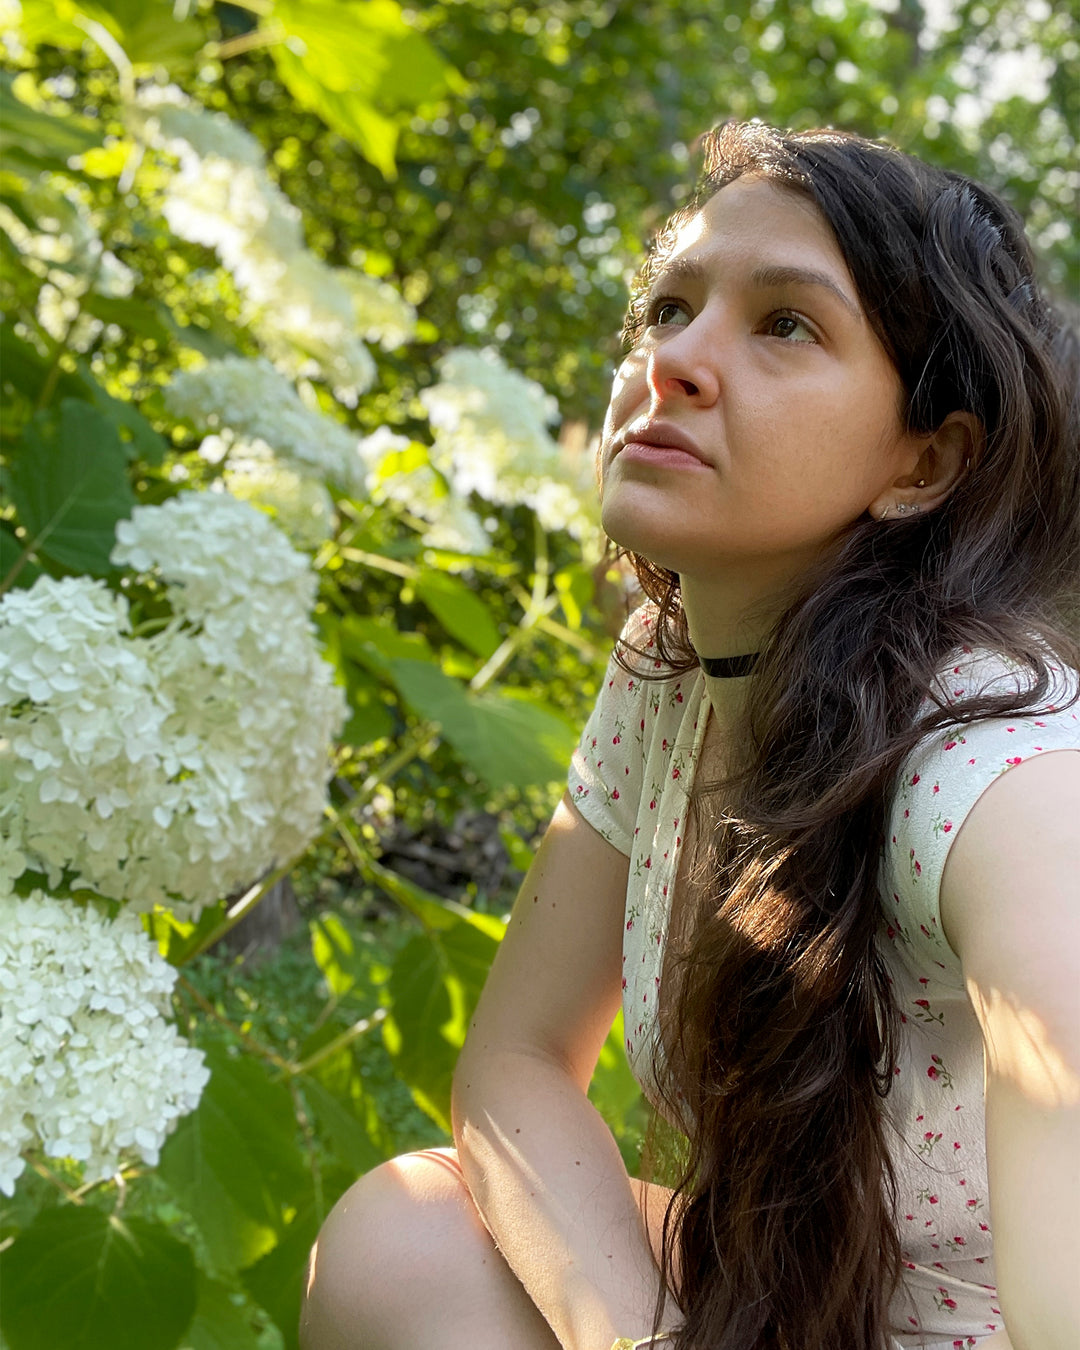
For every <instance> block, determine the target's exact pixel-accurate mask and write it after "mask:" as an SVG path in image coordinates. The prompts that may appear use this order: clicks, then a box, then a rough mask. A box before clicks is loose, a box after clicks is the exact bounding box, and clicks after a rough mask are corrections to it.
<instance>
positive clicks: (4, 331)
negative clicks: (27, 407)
mask: <svg viewBox="0 0 1080 1350" xmlns="http://www.w3.org/2000/svg"><path fill="white" fill-rule="evenodd" d="M38 284H39V286H40V281H39V283H38ZM51 367H52V358H51V356H43V355H42V354H41V352H39V351H38V350H37V348H36V347H35V346H34V345H33V344H32V343H30V342H27V341H26V340H25V338H21V337H18V336H17V335H16V333H15V331H14V329H13V328H12V326H11V325H10V324H3V325H0V385H2V387H3V391H4V396H5V398H9V397H12V396H13V395H18V396H19V397H21V398H24V399H26V400H27V401H28V402H30V403H37V401H38V398H39V397H40V395H41V391H42V388H43V387H44V384H45V380H46V378H47V377H48V374H49V371H50V369H51ZM103 392H104V391H103ZM53 393H54V397H55V398H56V399H65V398H74V399H80V398H82V399H87V400H88V401H90V400H91V399H92V390H91V386H90V385H89V384H87V382H86V381H85V380H84V379H83V378H82V375H81V374H80V373H79V372H78V371H67V370H64V371H61V372H60V376H59V378H58V379H57V381H56V386H55V388H54V390H53Z"/></svg>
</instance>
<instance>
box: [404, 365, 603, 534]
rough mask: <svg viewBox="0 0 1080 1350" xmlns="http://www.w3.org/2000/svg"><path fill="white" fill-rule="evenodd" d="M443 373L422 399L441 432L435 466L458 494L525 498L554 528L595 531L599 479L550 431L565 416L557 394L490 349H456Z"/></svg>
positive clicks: (508, 501) (509, 501) (499, 500)
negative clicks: (563, 449) (560, 415)
mask: <svg viewBox="0 0 1080 1350" xmlns="http://www.w3.org/2000/svg"><path fill="white" fill-rule="evenodd" d="M439 375H440V381H439V383H438V384H436V385H433V386H432V387H431V388H430V389H426V390H424V392H423V393H422V394H421V396H420V397H421V399H422V401H423V404H424V407H425V409H426V411H427V415H428V419H429V421H430V422H431V425H432V427H433V428H434V430H435V442H434V444H433V446H432V448H431V460H432V463H433V464H434V465H435V467H436V468H437V469H438V470H439V472H440V473H441V474H442V475H443V476H444V477H445V478H446V480H447V481H448V482H449V483H450V484H451V486H452V488H453V489H454V490H455V491H456V492H458V493H460V494H461V495H462V496H467V495H468V494H469V493H470V492H476V493H478V494H479V495H480V496H481V497H483V498H484V499H485V500H486V501H489V502H493V503H495V504H498V505H503V506H510V505H514V504H516V503H518V502H524V503H525V504H526V505H528V506H531V507H532V509H533V510H534V511H535V512H536V514H537V516H538V518H539V520H540V523H541V524H542V525H543V527H544V528H545V529H546V530H566V531H568V532H569V533H570V534H572V535H573V536H574V537H575V538H578V539H581V538H583V537H586V536H587V535H588V534H589V533H590V532H591V531H592V530H594V529H595V525H596V517H595V505H594V501H595V495H596V494H595V491H594V490H593V488H592V485H591V481H590V479H589V478H588V477H587V476H586V474H585V473H584V472H583V469H582V467H581V466H579V467H575V466H574V465H573V464H572V463H571V462H569V461H568V460H567V459H566V458H564V456H563V455H562V453H561V452H560V449H559V446H558V443H557V442H556V441H555V440H553V439H552V437H551V435H550V433H549V431H548V426H549V424H551V423H552V422H555V421H556V420H557V419H558V405H557V403H556V401H555V400H554V399H553V398H551V397H550V395H548V394H546V393H545V392H544V391H543V389H541V388H540V386H539V385H538V384H536V383H535V382H534V381H532V380H529V379H526V378H525V376H524V375H521V374H519V373H518V372H517V371H513V370H510V369H508V368H507V366H506V365H505V364H504V363H503V362H502V361H501V360H500V359H499V358H498V356H497V355H496V354H495V353H493V352H490V351H475V350H471V349H468V348H456V349H455V350H453V351H451V352H450V353H448V355H447V356H445V357H444V358H443V360H442V361H441V362H440V365H439Z"/></svg>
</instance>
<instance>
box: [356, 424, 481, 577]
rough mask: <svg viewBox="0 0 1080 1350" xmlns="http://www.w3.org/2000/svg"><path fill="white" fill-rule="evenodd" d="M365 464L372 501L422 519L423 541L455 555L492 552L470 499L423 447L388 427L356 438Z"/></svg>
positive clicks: (430, 546) (368, 489)
mask: <svg viewBox="0 0 1080 1350" xmlns="http://www.w3.org/2000/svg"><path fill="white" fill-rule="evenodd" d="M360 453H361V456H362V457H363V459H364V460H365V461H366V463H367V465H368V477H367V491H368V493H369V495H370V496H371V497H372V498H373V500H374V501H376V502H386V501H390V502H394V503H396V504H397V505H398V506H400V507H402V508H403V509H404V510H405V511H406V512H408V513H409V514H410V515H413V516H417V517H419V519H420V520H422V521H426V522H427V524H428V526H429V528H428V529H427V530H425V531H424V534H423V539H424V543H425V544H427V545H428V547H429V548H439V549H446V550H448V551H450V552H453V553H478V554H482V553H490V552H491V539H490V538H489V537H488V534H487V531H486V530H485V529H484V526H483V523H482V522H481V520H480V518H479V517H478V516H477V515H476V513H475V512H474V511H472V510H471V509H470V508H469V505H468V503H467V502H466V501H465V500H464V499H463V498H462V497H461V496H460V495H459V494H458V493H456V492H455V491H454V490H453V489H452V488H450V487H448V486H447V484H446V483H445V482H444V481H443V480H442V479H441V478H440V477H439V475H438V474H437V473H436V472H435V470H434V469H433V468H432V467H431V464H430V463H429V462H428V459H427V452H426V450H425V449H424V448H423V447H422V446H420V445H419V444H417V442H415V441H410V440H409V438H408V437H407V436H401V435H398V434H397V433H395V432H392V431H391V430H390V428H389V427H379V429H378V430H377V431H374V432H372V434H371V435H370V436H368V437H366V438H365V439H364V440H362V441H361V442H360Z"/></svg>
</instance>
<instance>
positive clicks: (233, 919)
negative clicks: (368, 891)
mask: <svg viewBox="0 0 1080 1350" xmlns="http://www.w3.org/2000/svg"><path fill="white" fill-rule="evenodd" d="M433 735H434V733H433V731H432V729H431V727H430V726H429V725H427V724H426V723H425V724H424V726H423V727H422V728H421V729H420V731H419V732H416V733H415V734H414V735H413V736H412V738H411V739H410V740H408V741H406V743H405V744H404V745H403V746H402V748H401V749H400V750H399V751H398V753H397V754H396V755H394V756H393V757H392V758H391V759H389V760H387V761H386V763H385V764H383V765H382V766H381V767H380V768H379V769H378V770H377V771H376V772H374V773H371V774H369V775H368V777H367V778H366V779H365V780H364V782H363V784H362V785H361V787H360V790H359V791H358V792H357V793H356V795H355V796H354V797H353V798H352V800H351V802H350V810H356V809H357V808H358V807H361V806H366V805H367V803H368V802H369V801H370V800H371V798H372V797H373V796H374V795H375V791H376V789H377V788H379V787H381V786H382V784H384V783H385V782H387V781H388V780H389V779H390V778H392V777H394V775H395V774H397V773H400V771H401V770H402V769H403V768H404V767H405V765H406V764H409V763H410V762H411V761H412V760H414V759H415V758H416V757H417V756H418V755H419V754H420V752H421V751H422V750H423V749H424V747H425V746H426V745H428V744H429V742H430V741H431V739H432V737H433ZM326 812H327V817H328V818H327V821H326V823H325V824H324V825H323V827H322V829H321V830H319V832H318V833H317V834H316V835H314V836H313V837H312V838H311V839H309V840H308V842H307V843H306V844H305V845H304V847H303V848H302V849H301V850H300V852H299V853H296V854H295V855H294V856H293V857H291V858H289V859H288V860H287V861H286V862H283V863H282V864H281V866H280V867H276V868H275V869H274V870H273V871H272V872H270V873H268V874H267V875H266V876H265V877H263V879H262V880H261V881H257V882H256V883H255V885H253V886H252V887H250V889H249V890H247V891H245V893H244V894H243V895H242V896H241V897H240V899H239V900H237V902H236V903H235V904H234V905H233V906H231V908H230V909H229V910H228V912H227V913H226V915H225V917H224V918H223V919H222V921H221V922H220V923H219V924H218V926H217V927H216V928H213V929H211V931H210V932H209V933H208V934H207V935H206V937H204V938H203V940H202V941H201V942H200V943H199V945H198V946H197V947H195V948H194V949H193V950H192V951H190V952H189V953H188V954H187V956H185V957H184V964H187V962H188V961H193V960H194V959H195V957H196V956H201V955H202V954H203V952H205V951H209V949H210V948H211V947H212V946H213V945H214V943H215V942H219V941H220V940H221V939H222V938H223V937H224V936H225V934H226V933H228V932H231V931H232V929H234V928H235V927H236V925H237V924H238V923H239V922H240V920H241V919H242V918H243V917H244V915H245V914H249V913H250V912H251V910H253V909H254V908H255V906H256V905H257V904H258V903H259V901H260V900H261V899H262V898H263V896H264V895H265V894H266V892H267V891H269V890H270V889H271V888H272V887H274V886H276V885H277V883H278V882H279V881H281V880H282V879H283V878H285V877H287V876H288V875H289V873H290V872H291V871H292V870H293V868H294V867H296V865H297V864H298V863H299V862H300V861H301V860H302V859H303V858H304V857H305V855H306V854H307V853H308V852H309V850H310V849H311V848H312V846H313V845H314V844H318V843H320V842H321V841H322V840H323V839H325V838H326V837H327V835H329V834H333V832H334V831H335V830H336V829H337V828H338V822H339V819H340V817H339V816H338V813H337V812H336V811H335V810H334V808H333V807H332V806H330V805H329V804H327V807H326Z"/></svg>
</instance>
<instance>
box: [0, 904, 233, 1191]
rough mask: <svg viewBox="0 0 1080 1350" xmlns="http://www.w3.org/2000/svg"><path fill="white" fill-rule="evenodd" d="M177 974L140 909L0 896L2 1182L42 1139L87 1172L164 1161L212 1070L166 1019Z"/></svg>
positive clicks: (5, 1187)
mask: <svg viewBox="0 0 1080 1350" xmlns="http://www.w3.org/2000/svg"><path fill="white" fill-rule="evenodd" d="M175 979H176V971H175V970H174V969H173V968H172V967H171V966H170V965H168V964H167V963H166V962H165V961H164V960H163V959H162V958H161V957H160V956H159V955H158V952H157V949H156V948H155V946H154V945H153V943H151V942H150V940H149V939H148V938H147V936H146V933H145V932H144V931H143V927H142V923H141V921H140V920H139V917H138V915H137V914H135V913H133V912H130V911H121V912H120V914H119V915H118V917H117V918H116V919H114V920H112V921H111V922H110V921H109V920H108V919H107V918H105V917H104V916H103V915H102V914H100V913H99V912H98V911H97V910H96V909H94V908H92V907H90V906H80V905H75V904H71V903H65V902H62V901H59V900H57V899H55V898H53V897H52V896H49V895H47V894H45V893H44V892H43V891H33V892H31V894H30V895H29V896H28V897H27V898H25V899H19V898H17V897H15V896H13V895H10V894H7V895H3V894H0V1191H2V1192H3V1193H4V1194H5V1195H11V1194H12V1192H13V1190H14V1186H15V1181H16V1179H17V1178H18V1177H19V1175H20V1174H21V1172H22V1170H23V1167H24V1166H25V1164H24V1161H23V1159H22V1158H21V1157H20V1153H21V1152H22V1150H23V1149H25V1148H27V1147H30V1146H35V1145H40V1147H41V1148H42V1149H43V1150H44V1151H45V1153H46V1154H48V1155H49V1156H51V1157H55V1158H73V1159H75V1160H76V1161H79V1162H82V1163H84V1164H85V1175H86V1179H87V1180H88V1181H99V1180H103V1179H104V1178H106V1177H108V1176H111V1175H112V1174H113V1173H114V1172H115V1171H116V1169H117V1167H118V1165H119V1161H120V1154H121V1152H122V1151H124V1150H134V1151H135V1152H136V1153H137V1154H138V1155H139V1156H140V1157H141V1158H142V1159H143V1160H144V1161H145V1162H147V1163H149V1164H151V1165H153V1164H154V1163H156V1162H157V1160H158V1152H159V1150H160V1148H161V1145H162V1144H163V1143H164V1141H165V1137H166V1135H167V1134H168V1133H169V1131H170V1130H171V1128H172V1126H173V1124H174V1123H175V1122H176V1120H177V1119H178V1118H179V1117H180V1116H183V1115H186V1114H187V1112H189V1111H193V1110H194V1109H195V1107H196V1106H197V1105H198V1102H199V1097H200V1095H201V1093H202V1090H203V1088H204V1087H205V1086H206V1081H207V1079H208V1077H209V1074H208V1072H207V1070H206V1068H205V1066H204V1064H203V1053H202V1051H201V1050H194V1049H192V1048H191V1046H189V1045H188V1044H187V1043H186V1042H185V1041H184V1040H183V1038H182V1037H181V1036H180V1035H179V1033H178V1032H177V1030H176V1028H175V1026H173V1025H172V1024H171V1023H170V1022H168V1021H167V1020H166V1018H167V1017H168V1015H169V993H170V991H171V989H172V986H173V983H174V981H175Z"/></svg>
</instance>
